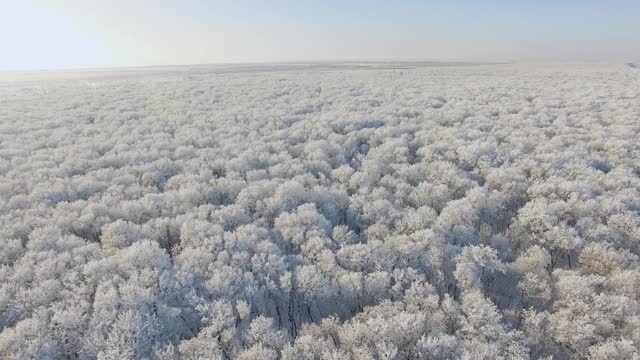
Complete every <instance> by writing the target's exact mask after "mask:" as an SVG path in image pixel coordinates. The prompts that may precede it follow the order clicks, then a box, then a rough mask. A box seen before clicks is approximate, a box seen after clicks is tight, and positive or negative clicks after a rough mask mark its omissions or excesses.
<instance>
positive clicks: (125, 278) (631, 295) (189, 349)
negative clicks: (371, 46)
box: [0, 63, 640, 360]
mask: <svg viewBox="0 0 640 360" xmlns="http://www.w3.org/2000/svg"><path fill="white" fill-rule="evenodd" d="M440 65H442V64H440ZM444 65H450V66H439V65H438V64H420V63H413V64H392V63H380V64H366V63H365V64H355V63H353V64H328V63H327V64H315V65H303V64H283V65H273V66H265V65H252V66H240V67H238V66H226V67H225V66H218V67H207V66H200V67H191V68H148V69H122V70H102V71H72V72H67V73H59V72H57V73H56V72H53V73H52V72H40V73H3V74H0V331H1V333H0V358H2V359H4V358H11V359H14V358H15V359H32V358H35V359H57V358H60V359H94V358H98V359H166V360H169V359H261V360H270V359H274V360H275V359H290V360H293V359H458V358H463V359H528V358H531V359H539V358H550V357H549V356H553V358H554V359H581V358H590V359H638V358H639V355H640V351H639V350H638V349H639V348H640V259H639V256H640V70H638V69H637V68H634V67H633V66H631V65H626V64H612V65H598V64H582V65H569V64H567V65H525V64H500V65H473V66H454V65H457V64H444Z"/></svg>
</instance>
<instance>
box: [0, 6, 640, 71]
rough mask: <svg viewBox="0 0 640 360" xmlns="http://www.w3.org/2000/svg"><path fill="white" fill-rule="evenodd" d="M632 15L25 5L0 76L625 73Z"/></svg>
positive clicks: (4, 30) (634, 33)
mask: <svg viewBox="0 0 640 360" xmlns="http://www.w3.org/2000/svg"><path fill="white" fill-rule="evenodd" d="M638 13H640V4H639V3H636V2H633V1H630V0H614V1H612V2H609V3H608V4H602V3H600V2H596V1H582V2H578V1H574V0H571V1H565V2H563V3H562V4H558V3H556V2H552V1H547V0H545V1H541V2H540V1H539V2H535V3H533V2H519V3H517V4H514V3H510V2H506V1H501V0H491V1H484V2H471V1H466V0H465V1H457V2H455V4H451V3H446V4H445V3H438V2H434V1H426V2H419V1H415V0H405V1H399V2H395V3H393V4H390V3H387V2H383V1H377V0H376V1H367V2H365V1H360V0H353V1H342V2H338V1H333V0H332V1H325V2H322V3H317V2H312V1H297V2H293V1H288V0H276V1H272V2H268V3H265V2H262V1H257V0H246V1H236V2H231V1H228V0H214V1H201V0H187V1H182V2H176V1H171V0H161V1H150V0H134V1H128V2H127V1H123V0H116V1H110V2H108V3H107V2H100V1H98V0H89V1H78V0H54V1H45V0H25V1H22V2H19V3H8V4H5V6H4V7H3V11H2V12H0V44H2V45H0V49H1V50H0V51H2V53H3V56H2V58H1V59H0V70H13V71H15V70H17V71H24V70H57V69H62V70H65V69H76V68H120V67H144V66H180V65H200V64H207V65H209V64H212V65H213V64H245V63H303V62H322V61H337V62H342V61H393V62H399V61H439V62H454V61H456V62H459V61H462V62H628V61H637V60H638V59H640V25H638V24H637V21H636V19H635V17H636V16H635V14H638Z"/></svg>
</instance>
